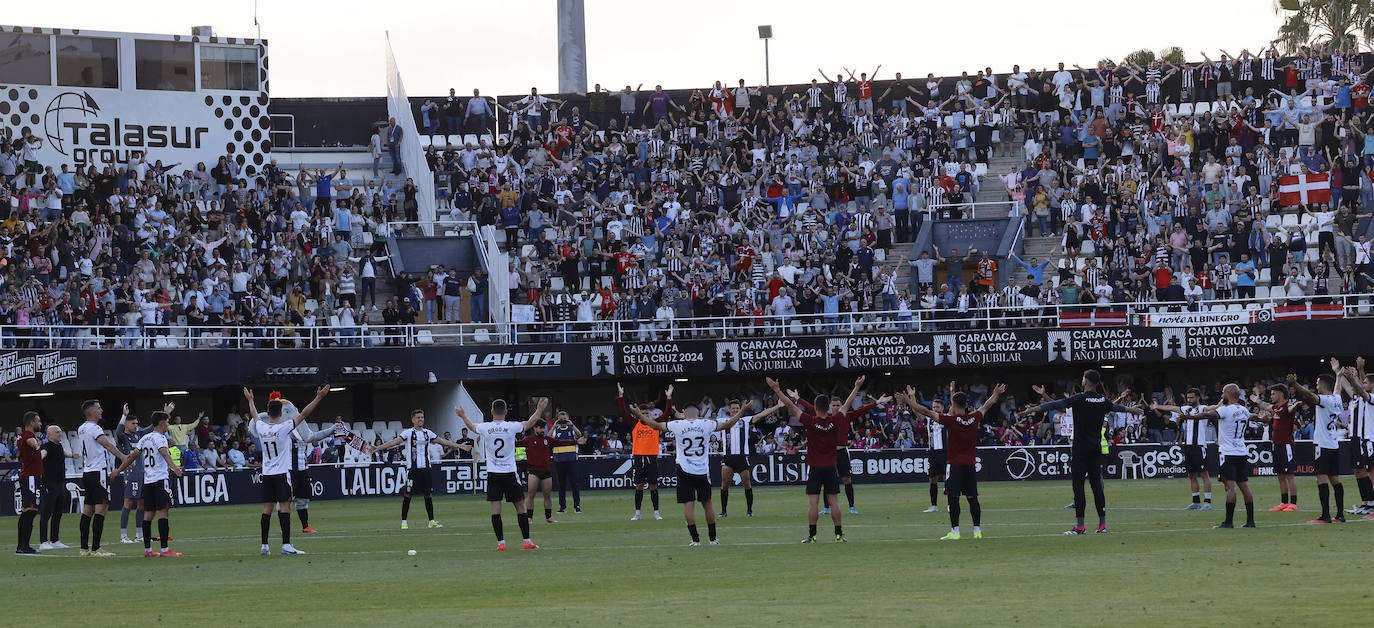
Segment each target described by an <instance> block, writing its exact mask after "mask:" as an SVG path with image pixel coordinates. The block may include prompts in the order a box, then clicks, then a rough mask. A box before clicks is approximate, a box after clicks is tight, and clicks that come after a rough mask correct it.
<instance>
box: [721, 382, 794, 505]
mask: <svg viewBox="0 0 1374 628" xmlns="http://www.w3.org/2000/svg"><path fill="white" fill-rule="evenodd" d="M740 407H741V405H740V400H739V399H731V400H730V403H728V404H726V411H727V412H729V414H730V415H734V414H736V413H738V411H739V410H740ZM782 408H783V405H782V403H778V404H777V405H775V406H773V407H771V408H769V409H767V410H764V411H763V412H760V413H758V414H755V415H754V416H747V417H744V418H742V419H740V420H739V422H737V423H735V424H734V425H732V426H731V427H730V429H728V430H725V433H724V434H722V435H721V436H722V437H723V438H722V439H721V459H720V518H722V519H724V518H725V507H726V505H728V504H729V501H730V480H732V479H734V477H735V474H736V473H738V474H739V479H740V485H741V486H743V487H744V514H745V516H749V517H752V516H754V485H753V482H752V477H751V476H753V472H752V467H751V466H750V464H749V452H750V447H749V433H750V432H751V431H752V430H753V427H754V425H756V424H757V423H758V422H759V421H762V420H763V419H766V418H768V417H769V416H771V415H772V414H773V413H774V412H777V411H778V410H781V409H782Z"/></svg>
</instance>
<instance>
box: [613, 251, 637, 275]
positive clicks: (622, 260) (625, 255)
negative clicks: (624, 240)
mask: <svg viewBox="0 0 1374 628" xmlns="http://www.w3.org/2000/svg"><path fill="white" fill-rule="evenodd" d="M634 261H635V256H634V255H632V254H631V253H630V252H629V251H624V250H621V251H617V252H616V253H615V269H616V272H617V273H618V274H621V275H623V274H625V271H627V270H629V269H630V264H631V263H633V262H634Z"/></svg>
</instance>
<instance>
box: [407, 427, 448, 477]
mask: <svg viewBox="0 0 1374 628" xmlns="http://www.w3.org/2000/svg"><path fill="white" fill-rule="evenodd" d="M400 436H401V462H402V464H404V465H405V467H406V468H407V469H428V468H429V467H430V465H431V464H432V463H433V462H434V461H433V460H431V459H430V457H429V444H430V442H432V441H433V440H434V439H436V438H438V437H439V436H438V435H437V434H435V433H434V432H431V431H429V430H427V429H424V428H421V429H418V430H417V429H415V428H413V427H408V428H406V429H404V430H401V434H400Z"/></svg>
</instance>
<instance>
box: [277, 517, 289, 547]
mask: <svg viewBox="0 0 1374 628" xmlns="http://www.w3.org/2000/svg"><path fill="white" fill-rule="evenodd" d="M277 523H278V524H280V525H281V544H282V545H290V544H291V513H289V512H279V513H277Z"/></svg>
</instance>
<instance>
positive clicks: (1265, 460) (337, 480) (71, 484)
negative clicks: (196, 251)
mask: <svg viewBox="0 0 1374 628" xmlns="http://www.w3.org/2000/svg"><path fill="white" fill-rule="evenodd" d="M1271 447H1272V446H1271V445H1270V444H1269V443H1261V442H1255V443H1250V445H1249V449H1250V455H1249V459H1250V475H1251V476H1252V478H1262V477H1266V476H1271V477H1272V476H1273V475H1274V465H1273V456H1272V452H1271ZM1294 449H1295V454H1294V460H1295V464H1296V470H1297V473H1298V474H1299V475H1311V474H1312V471H1313V459H1314V454H1315V450H1314V448H1313V444H1312V443H1311V442H1310V441H1307V442H1299V443H1298V444H1297V445H1295V447H1294ZM1215 457H1216V453H1215V450H1213V452H1212V458H1213V460H1211V461H1210V462H1209V465H1210V466H1212V467H1213V468H1215V467H1216V464H1217V461H1216V460H1215ZM712 458H713V459H714V458H715V456H712ZM751 461H752V462H753V466H752V469H751V470H752V472H753V482H754V484H756V485H763V486H767V485H770V484H772V485H788V486H795V485H801V484H804V483H806V479H807V471H808V468H807V466H806V461H805V458H804V457H803V456H801V455H782V454H773V455H754V456H751ZM1106 462H1107V464H1106V477H1107V478H1109V479H1111V478H1122V479H1150V478H1180V477H1185V476H1186V473H1185V471H1184V467H1183V448H1182V447H1181V446H1179V445H1157V444H1139V445H1122V446H1118V447H1113V448H1112V451H1111V453H1110V454H1109V455H1108V456H1107V460H1106ZM850 463H851V467H852V468H851V471H852V473H853V474H854V475H853V481H854V482H855V483H859V484H888V483H924V482H926V481H927V480H928V479H929V465H930V460H929V452H928V451H926V450H877V451H857V450H853V451H851V453H850ZM577 466H578V472H579V478H578V482H579V483H580V485H581V486H582V487H583V488H584V489H591V490H599V489H619V488H628V487H630V486H631V482H630V480H631V476H630V471H631V469H630V467H631V458H628V457H620V458H584V459H582V460H579V461H578V463H577ZM708 467H709V468H710V473H711V483H712V485H713V486H718V485H719V484H720V465H719V464H718V463H717V461H716V460H713V461H712V463H711V464H710V465H708ZM1350 467H1351V461H1350V458H1349V450H1348V448H1345V447H1342V448H1341V474H1342V475H1348V474H1349V473H1350ZM13 475H14V474H13V471H8V472H7V475H6V477H5V479H4V480H0V495H5V496H10V498H7V499H3V500H0V502H2V503H0V515H13V514H14V513H15V500H17V499H18V497H17V493H16V492H15V488H16V487H15V486H14V478H13ZM658 475H659V482H658V483H659V486H665V487H672V486H675V485H676V483H677V475H676V471H675V469H674V465H673V458H672V456H660V457H659V459H658ZM433 476H434V478H435V482H434V492H436V493H439V494H474V493H482V492H484V491H485V490H486V467H485V464H484V463H482V462H473V461H470V460H469V461H451V462H445V463H443V464H440V465H435V468H434V469H433ZM310 478H311V480H310V481H311V489H312V492H313V496H312V497H311V499H345V498H350V497H375V496H381V495H399V494H400V493H401V489H402V488H403V487H404V486H405V481H406V470H405V469H404V468H403V467H401V466H397V465H385V464H372V465H367V466H356V467H344V466H334V465H316V466H314V467H312V468H311V471H310ZM978 479H979V480H981V481H994V482H1001V481H1023V480H1066V479H1069V447H1068V446H1065V445H1057V446H1041V447H1034V446H1032V447H982V448H979V449H978ZM170 482H171V493H172V499H173V500H174V502H175V503H176V505H177V506H204V505H215V504H250V503H257V502H258V500H259V499H260V498H261V494H260V492H259V490H258V486H259V484H260V482H261V476H260V475H259V473H258V472H257V471H253V470H235V471H211V472H205V473H188V474H186V475H185V476H183V477H180V478H171V480H170ZM67 491H68V493H69V494H70V495H71V497H72V499H71V503H70V505H69V512H79V511H80V509H81V506H82V503H83V502H82V499H81V497H82V489H81V482H80V478H79V477H71V478H68V481H67ZM122 491H123V486H122V483H120V482H114V483H113V484H112V485H111V486H110V501H111V503H119V502H120V500H122V499H123V494H122Z"/></svg>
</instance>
